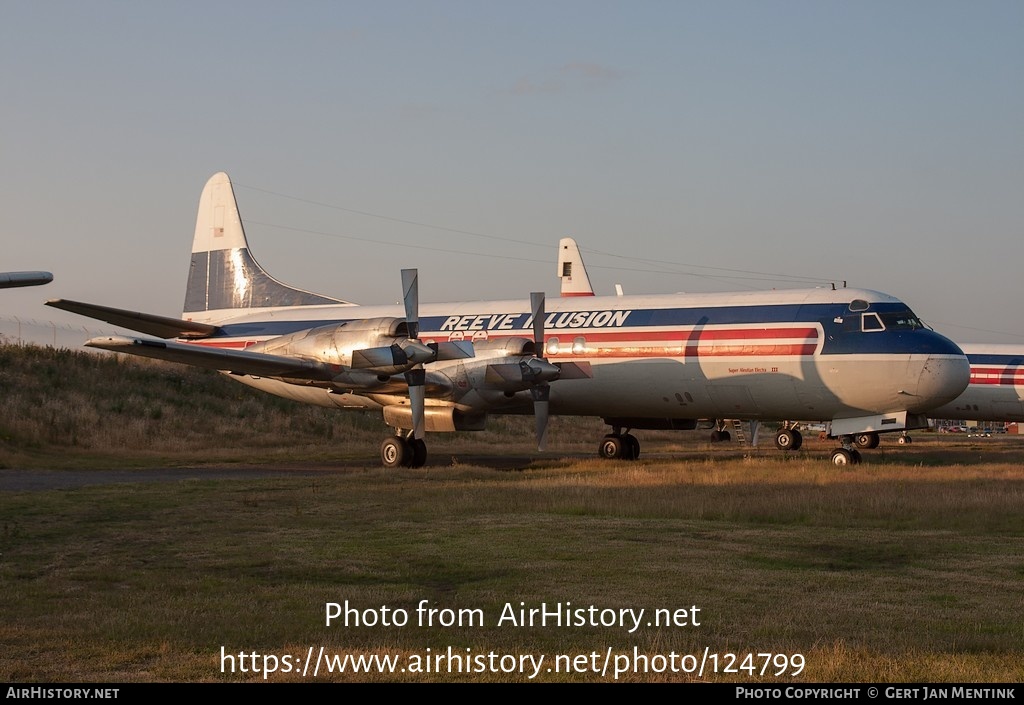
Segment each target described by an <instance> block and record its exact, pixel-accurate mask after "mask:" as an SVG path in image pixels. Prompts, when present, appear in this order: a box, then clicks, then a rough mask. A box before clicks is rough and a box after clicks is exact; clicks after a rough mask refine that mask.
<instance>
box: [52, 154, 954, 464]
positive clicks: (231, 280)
mask: <svg viewBox="0 0 1024 705" xmlns="http://www.w3.org/2000/svg"><path fill="white" fill-rule="evenodd" d="M364 266H365V265H364ZM402 284H403V301H404V306H359V305H356V304H353V303H351V302H348V301H344V300H341V299H338V298H334V297H329V296H323V295H320V294H314V293H311V292H308V291H304V290H301V289H297V288H294V287H292V286H288V285H286V284H282V283H281V282H279V281H277V280H276V279H274V278H273V277H271V276H270V275H269V274H267V273H266V271H265V270H264V269H263V268H262V267H261V266H260V265H259V264H258V263H257V262H256V260H255V259H254V258H253V256H252V255H251V254H250V251H249V247H248V243H247V241H246V238H245V232H244V229H243V227H242V221H241V218H240V216H239V212H238V206H237V203H236V200H235V196H234V192H233V189H232V187H231V182H230V180H229V179H228V176H227V175H226V174H224V173H218V174H215V175H214V176H213V177H212V178H210V180H209V181H208V182H207V184H206V187H205V188H204V189H203V192H202V195H201V197H200V201H199V215H198V217H197V219H196V229H195V235H194V238H193V245H192V262H191V266H190V269H189V275H188V283H187V286H186V292H185V304H184V311H183V315H182V318H180V319H179V318H173V317H164V316H157V315H152V314H144V313H136V312H133V311H130V310H126V309H118V308H109V307H105V306H98V305H95V304H88V303H81V302H77V301H70V300H66V299H57V300H53V301H49V302H48V304H49V305H51V306H56V307H57V308H62V309H65V310H68V311H73V312H76V313H80V314H83V315H86V316H89V317H92V318H97V319H99V320H103V321H106V322H108V323H111V324H113V325H117V326H121V327H124V328H128V329H130V330H134V331H137V332H139V333H143V334H145V335H147V336H157V338H159V339H155V338H152V337H125V336H114V337H101V338H94V339H92V340H90V341H88V342H87V343H86V344H87V345H89V346H91V347H96V348H102V349H107V350H114V351H117V352H124V353H130V354H134V355H142V356H146V357H155V358H160V359H164V360H172V361H176V362H183V363H187V364H192V365H199V366H203V367H208V368H213V369H217V370H221V371H223V372H226V373H229V374H231V375H232V376H233V377H234V378H235V379H238V380H239V381H241V382H244V383H246V384H249V385H251V386H253V387H257V388H259V389H262V390H265V391H268V392H271V393H274V394H278V395H280V396H284V397H288V398H291V399H296V400H300V401H304V402H310V403H314V404H320V405H323V406H328V407H338V408H360V409H374V410H377V411H379V412H380V413H381V415H382V416H383V419H384V421H385V422H386V423H387V424H388V425H389V426H392V427H393V428H394V429H395V431H396V433H395V436H394V437H390V438H388V439H386V440H385V441H384V442H383V443H382V445H381V458H382V460H383V463H384V465H385V466H389V467H393V466H400V465H404V466H411V467H419V466H422V465H423V464H424V463H425V462H426V456H427V451H426V444H425V443H424V441H423V435H424V432H426V431H456V430H480V429H483V428H484V426H485V423H486V420H487V417H488V415H490V414H529V413H531V411H532V413H533V414H534V415H535V416H536V419H537V440H538V446H539V447H543V443H544V434H545V429H546V427H547V419H548V416H549V414H568V415H584V416H598V417H602V418H603V419H604V421H605V422H606V423H607V424H608V425H609V426H611V433H609V434H608V435H607V436H605V437H604V439H603V440H602V441H601V444H600V446H599V447H600V452H601V454H602V455H603V456H605V457H618V458H636V457H637V456H638V454H639V451H640V444H639V442H638V441H637V439H636V438H635V437H634V436H633V435H632V434H631V433H630V431H631V430H632V429H656V428H684V427H690V428H692V427H693V425H694V424H695V420H696V419H702V418H747V419H759V418H765V419H779V418H800V419H821V420H828V421H830V422H831V423H832V426H833V429H838V430H837V433H838V434H842V435H844V436H847V437H848V436H849V435H850V434H855V433H861V432H867V431H873V430H880V429H881V430H896V429H903V428H914V427H918V426H919V425H920V424H921V422H922V419H923V418H924V417H923V416H921V414H923V413H924V411H925V410H927V409H932V408H935V407H937V406H940V405H942V404H945V403H948V402H949V401H951V400H953V399H954V398H956V397H957V395H959V394H960V393H961V392H962V391H963V390H964V388H965V387H966V386H967V381H968V378H969V374H970V373H969V368H968V364H967V360H966V358H965V357H964V355H963V353H962V352H961V350H960V349H959V348H958V347H957V346H956V345H955V344H954V343H953V342H951V341H950V340H948V339H946V338H944V337H942V336H941V335H938V334H937V333H935V332H933V331H930V330H928V329H926V328H924V327H922V326H920V325H919V324H918V323H917V319H916V317H915V316H914V314H913V313H912V312H911V311H910V310H909V309H908V307H907V306H906V304H904V303H903V302H901V301H899V300H898V299H896V298H894V297H892V296H889V295H888V294H882V293H878V292H875V291H868V290H862V289H840V290H828V289H810V290H793V291H762V292H743V293H733V294H691V295H679V294H673V295H653V296H614V297H602V296H578V297H565V298H558V299H554V300H553V303H552V302H547V303H546V302H545V298H544V295H543V294H537V293H534V294H532V295H531V297H530V298H529V300H528V299H526V298H525V297H524V298H523V299H521V300H510V301H489V302H480V301H478V302H472V301H465V302H456V303H446V304H426V305H424V306H422V307H420V305H419V296H418V288H417V276H416V271H415V270H403V272H402ZM858 460H859V454H858V453H857V451H856V450H855V449H854V448H852V446H851V445H850V444H849V443H846V444H844V446H843V447H841V448H837V449H836V450H835V451H834V452H833V454H832V461H833V463H835V464H839V465H841V464H847V463H854V462H857V461H858Z"/></svg>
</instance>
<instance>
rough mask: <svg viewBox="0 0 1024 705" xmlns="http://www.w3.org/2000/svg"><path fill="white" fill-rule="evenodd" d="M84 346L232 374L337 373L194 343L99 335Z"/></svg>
mask: <svg viewBox="0 0 1024 705" xmlns="http://www.w3.org/2000/svg"><path fill="white" fill-rule="evenodd" d="M85 345H86V347H90V348H100V349H102V350H111V351H113V352H119V353H128V354H129V355H141V356H142V357H152V358H156V359H157V360H168V361H170V362H181V363H184V364H186V365H195V366H197V367H206V368H208V369H211V370H221V371H224V372H232V373H234V374H244V375H254V376H256V377H287V378H291V379H309V380H318V381H329V380H331V379H332V378H334V377H335V376H336V375H337V374H338V372H339V370H338V369H337V368H335V367H334V366H332V365H327V364H325V363H322V362H316V361H314V360H303V359H300V358H295V357H282V356H280V355H267V354H266V353H257V352H246V351H245V350H225V349H223V348H211V347H206V346H204V345H199V344H194V343H176V342H172V341H167V340H148V339H146V338H127V337H124V336H102V337H99V338H93V339H92V340H89V341H87V342H86V343H85Z"/></svg>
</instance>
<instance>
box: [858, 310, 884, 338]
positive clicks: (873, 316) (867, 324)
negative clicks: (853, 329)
mask: <svg viewBox="0 0 1024 705" xmlns="http://www.w3.org/2000/svg"><path fill="white" fill-rule="evenodd" d="M860 329H861V330H862V331H864V332H871V333H873V332H875V331H879V330H885V326H884V325H883V324H882V319H881V318H879V317H878V314H877V313H864V314H861V319H860Z"/></svg>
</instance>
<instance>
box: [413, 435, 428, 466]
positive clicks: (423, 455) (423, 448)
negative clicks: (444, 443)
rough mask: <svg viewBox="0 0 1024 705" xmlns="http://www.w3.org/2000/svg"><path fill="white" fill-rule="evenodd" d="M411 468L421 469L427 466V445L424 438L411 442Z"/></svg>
mask: <svg viewBox="0 0 1024 705" xmlns="http://www.w3.org/2000/svg"><path fill="white" fill-rule="evenodd" d="M409 449H410V450H411V452H410V453H409V456H410V457H409V467H411V468H421V467H423V466H424V465H426V464H427V444H426V443H425V442H424V441H423V439H422V438H414V439H413V440H411V441H409Z"/></svg>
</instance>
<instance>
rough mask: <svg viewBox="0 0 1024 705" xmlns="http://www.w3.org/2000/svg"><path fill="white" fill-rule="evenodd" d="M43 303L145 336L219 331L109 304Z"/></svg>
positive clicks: (196, 335)
mask: <svg viewBox="0 0 1024 705" xmlns="http://www.w3.org/2000/svg"><path fill="white" fill-rule="evenodd" d="M46 305H47V306H53V307H54V308H59V309H62V310H64V311H71V312H72V313H77V314H79V315H82V316H87V317H89V318H95V319H96V320H98V321H103V322H105V323H109V324H110V325H112V326H119V327H121V328H127V329H128V330H134V331H138V332H139V333H145V334H146V335H155V336H156V337H158V338H205V337H207V336H210V335H213V334H214V333H216V332H217V331H218V330H219V328H218V327H217V326H214V325H210V324H208V323H194V322H192V321H183V320H181V319H178V318H169V317H167V316H155V315H153V314H151V313H140V312H138V311H126V310H124V309H120V308H110V307H108V306H97V305H96V304H87V303H83V302H81V301H70V300H68V299H50V300H49V301H47V302H46Z"/></svg>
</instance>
